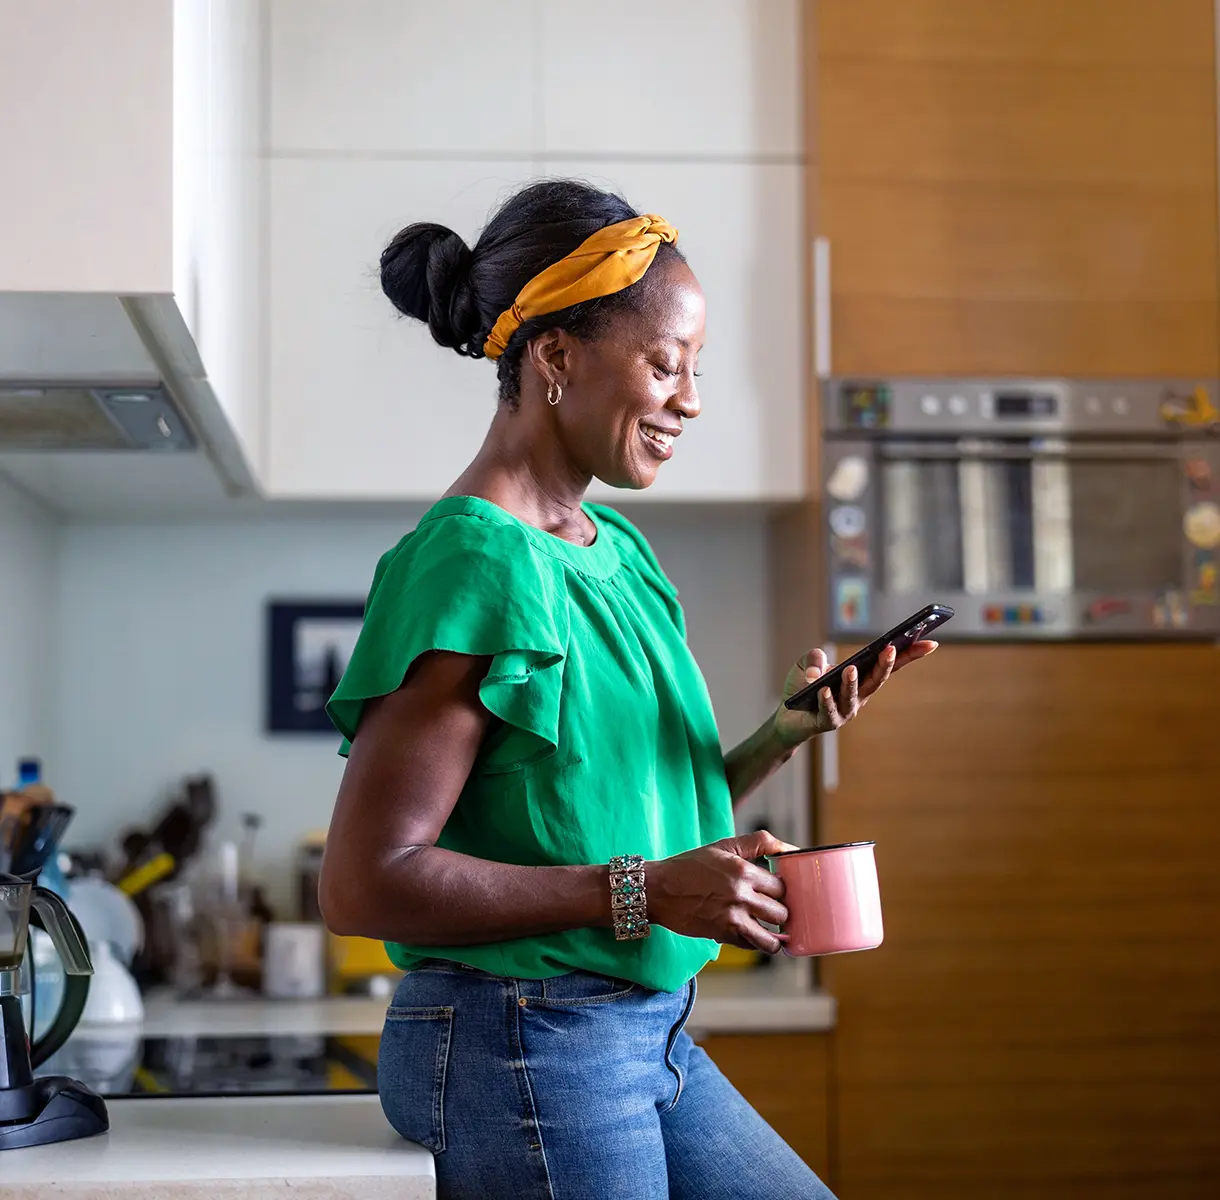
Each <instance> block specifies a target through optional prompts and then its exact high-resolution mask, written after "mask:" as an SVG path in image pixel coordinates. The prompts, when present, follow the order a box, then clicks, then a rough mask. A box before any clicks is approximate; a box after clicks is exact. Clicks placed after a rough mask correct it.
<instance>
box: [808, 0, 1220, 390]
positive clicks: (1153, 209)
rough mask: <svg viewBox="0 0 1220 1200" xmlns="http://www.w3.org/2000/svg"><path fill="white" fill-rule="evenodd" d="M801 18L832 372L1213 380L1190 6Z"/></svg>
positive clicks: (1209, 217) (1216, 335)
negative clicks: (811, 55) (828, 268)
mask: <svg viewBox="0 0 1220 1200" xmlns="http://www.w3.org/2000/svg"><path fill="white" fill-rule="evenodd" d="M1068 10H1071V11H1068ZM816 12H817V21H816V28H815V30H814V31H813V34H812V36H811V40H810V45H811V46H812V47H814V49H815V50H816V53H817V59H816V81H815V86H814V96H813V99H812V114H813V117H814V120H813V121H812V122H811V125H812V128H813V129H814V130H815V134H814V136H815V138H816V146H817V159H818V162H819V170H820V187H819V195H818V201H817V206H816V226H815V227H816V229H817V231H818V232H820V233H821V234H823V235H825V236H826V237H828V238H829V240H830V244H831V249H832V262H833V276H832V293H831V296H832V312H833V319H832V326H833V331H834V343H833V361H832V368H833V369H834V370H835V371H837V372H839V373H867V374H880V373H893V374H901V373H911V374H1024V373H1032V374H1067V375H1136V376H1138V375H1157V374H1214V373H1215V372H1216V371H1217V370H1220V332H1218V329H1220V309H1218V306H1217V282H1216V280H1217V261H1218V249H1217V232H1216V231H1217V196H1216V120H1215V108H1216V86H1215V70H1214V61H1213V60H1214V53H1213V35H1212V17H1211V4H1210V0H1175V2H1174V3H1170V4H1167V5H1164V6H1161V5H1148V4H1139V3H1136V2H1135V0H1130V2H1128V0H1124V2H1122V3H1116V4H1114V5H1109V4H1106V5H1102V4H1099V3H1088V4H1080V5H1075V4H1073V5H1063V4H1059V3H1052V2H1051V0H1035V2H1032V3H1030V2H1027V0H992V2H989V3H986V4H984V3H982V2H981V0H975V2H974V3H964V4H963V3H960V2H958V3H950V2H949V0H912V2H911V3H910V4H905V5H893V4H882V3H879V2H878V0H870V2H867V3H863V4H855V3H848V2H847V0H824V2H823V3H821V4H819V5H817V6H816ZM1082 13H1083V14H1086V15H1087V17H1088V19H1087V20H1086V19H1085V17H1084V16H1082Z"/></svg>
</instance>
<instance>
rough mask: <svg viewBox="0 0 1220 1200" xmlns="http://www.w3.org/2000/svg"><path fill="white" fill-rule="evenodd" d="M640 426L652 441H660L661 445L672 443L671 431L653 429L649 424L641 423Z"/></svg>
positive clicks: (670, 444)
mask: <svg viewBox="0 0 1220 1200" xmlns="http://www.w3.org/2000/svg"><path fill="white" fill-rule="evenodd" d="M640 428H641V429H642V430H643V431H644V436H645V437H650V438H652V440H653V441H654V442H660V443H661V445H662V446H672V445H673V444H674V435H673V434H672V433H665V432H664V431H663V430H660V429H653V427H652V426H651V425H641V426H640Z"/></svg>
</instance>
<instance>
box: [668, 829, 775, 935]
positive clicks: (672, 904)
mask: <svg viewBox="0 0 1220 1200" xmlns="http://www.w3.org/2000/svg"><path fill="white" fill-rule="evenodd" d="M795 849H796V847H795V846H790V845H789V844H788V843H787V842H781V841H780V840H779V838H777V837H775V836H773V835H772V834H770V833H768V832H767V831H766V830H765V829H761V830H759V831H758V832H757V833H746V834H742V835H741V836H740V837H731V838H724V839H723V840H722V841H719V842H712V843H711V844H710V845H707V846H700V847H698V849H696V850H688V851H687V852H686V853H685V854H676V855H674V857H673V858H662V859H658V860H657V861H655V862H649V863H646V864H645V866H644V880H645V885H646V887H647V889H648V919H649V921H651V922H652V923H653V924H655V925H661V926H664V928H666V929H672V930H673V931H674V933H682V934H685V935H686V936H688V937H700V938H712V939H714V940H715V941H717V942H723V943H725V944H726V945H729V946H738V947H740V948H741V949H743V950H761V951H763V953H765V954H775V953H776V952H777V951H778V950H779V949H780V948H781V947H782V946H783V944H784V940H785V939H784V936H783V934H778V935H777V934H774V933H772V932H771V930H769V929H765V928H763V926H762V925H761V924H760V923H759V922H761V921H766V922H768V923H769V924H771V925H783V924H784V922H785V921H787V919H788V910H787V909H786V908H785V907H784V905H783V904H782V903H781V901H782V899H783V895H784V884H783V881H782V880H781V879H780V878H779V877H778V876H776V875H772V874H771V872H770V871H767V870H764V869H763V868H762V867H759V866H755V865H754V863H753V862H751V861H750V860H751V859H754V858H761V857H762V856H763V855H765V854H779V853H780V852H782V851H784V850H795Z"/></svg>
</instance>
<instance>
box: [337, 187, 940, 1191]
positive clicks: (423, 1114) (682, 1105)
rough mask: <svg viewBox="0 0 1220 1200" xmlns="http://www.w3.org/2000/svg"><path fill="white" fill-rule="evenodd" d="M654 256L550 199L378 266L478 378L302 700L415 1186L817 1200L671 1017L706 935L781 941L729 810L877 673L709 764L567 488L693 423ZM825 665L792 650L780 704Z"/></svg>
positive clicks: (655, 225)
mask: <svg viewBox="0 0 1220 1200" xmlns="http://www.w3.org/2000/svg"><path fill="white" fill-rule="evenodd" d="M676 240H677V233H676V231H674V230H673V229H672V228H671V227H670V226H669V225H667V224H666V223H665V222H664V221H663V220H661V219H660V218H658V217H652V216H640V215H639V214H637V213H635V212H634V211H633V210H632V209H631V208H630V207H628V205H627V204H626V203H625V202H624V201H623V200H621V199H620V198H618V197H617V196H613V195H607V194H605V193H603V192H600V191H597V190H594V189H593V188H590V187H587V186H585V185H583V184H579V183H575V182H568V181H548V182H544V183H539V184H537V185H535V186H532V187H529V188H526V189H525V190H524V191H522V192H520V193H519V194H518V195H516V196H514V197H513V198H512V199H510V200H509V201H508V202H507V203H506V204H504V205H503V207H502V208H501V209H500V210H499V211H498V212H497V213H496V214H495V215H494V216H493V217H492V219H491V221H490V222H489V224H488V225H487V227H486V229H484V231H483V233H482V236H481V237H480V238H479V241H478V243H477V245H476V246H475V247H474V249H473V250H471V249H470V248H468V247H467V246H466V244H465V243H464V242H463V241H462V239H461V238H460V237H458V235H457V234H455V233H452V232H451V231H450V230H448V229H446V228H444V227H443V226H440V225H430V224H418V225H411V226H409V227H408V228H406V229H404V230H403V231H402V232H401V233H399V234H398V236H397V237H395V238H394V240H393V241H392V242H391V243H390V245H389V247H388V248H387V249H386V251H385V253H384V254H383V256H382V260H381V279H382V287H383V289H384V290H385V293H386V295H387V296H388V297H389V298H390V300H391V301H392V302H393V303H394V304H395V306H396V307H397V308H398V309H399V310H400V311H401V312H403V313H404V314H406V315H407V316H410V317H414V318H416V319H418V320H421V321H426V322H427V323H428V326H429V328H430V330H431V332H432V336H433V338H434V339H435V340H436V341H437V342H438V343H439V344H440V345H442V346H446V347H448V348H450V349H452V350H456V351H457V352H458V353H459V354H462V355H465V356H467V357H470V358H482V357H486V358H490V359H493V360H494V361H495V363H496V370H497V375H498V379H499V405H498V408H497V411H496V413H495V416H494V418H493V419H492V422H491V428H490V430H489V431H488V434H487V438H486V440H485V442H484V443H483V447H482V449H481V450H480V451H479V453H478V455H477V456H476V457H475V459H474V461H473V462H472V463H471V464H470V466H469V467H467V469H466V470H465V471H464V472H463V473H462V475H461V476H460V477H459V478H458V480H457V482H456V483H454V485H453V487H452V488H450V490H449V492H448V493H447V494H446V496H445V497H444V498H443V499H442V500H441V501H440V503H438V504H437V505H436V506H435V507H434V508H432V509H431V510H430V511H429V512H428V513H427V514H426V515H425V517H424V518H423V520H421V521H420V523H419V525H418V527H417V528H416V530H415V531H414V532H413V533H411V534H409V535H408V536H407V537H406V538H404V539H403V540H402V541H401V542H400V543H399V545H398V546H397V547H396V548H395V549H394V550H392V551H391V552H390V553H389V554H387V555H386V556H385V557H384V558H383V559H382V560H381V563H380V564H379V566H378V568H377V572H376V575H375V577H374V580H373V587H372V592H371V595H370V599H369V604H368V610H367V614H366V618H365V624H364V629H363V632H362V633H361V636H360V640H359V642H358V644H357V646H356V648H355V651H354V653H353V656H352V659H351V662H350V665H349V667H348V669H347V671H346V673H345V675H344V677H343V680H342V682H341V683H340V684H339V687H338V689H337V690H336V692H335V694H334V697H333V698H332V700H331V702H330V706H329V712H330V714H331V717H332V719H333V720H334V722H335V724H336V725H337V726H338V728H339V729H340V731H341V732H342V733H343V734H344V736H345V738H346V739H347V743H346V744H345V752H347V753H348V762H347V767H346V770H345V773H344V777H343V782H342V786H341V787H340V790H339V797H338V801H337V803H336V807H335V813H334V819H333V822H332V824H331V827H330V833H329V836H328V839H327V844H326V856H325V861H324V863H323V868H322V879H321V903H322V909H323V912H324V914H325V916H326V921H327V924H328V925H329V926H330V928H331V929H332V930H334V931H335V932H336V933H340V934H356V935H360V936H364V937H372V938H379V939H382V940H384V941H385V942H387V943H389V948H390V954H391V956H392V957H393V959H394V960H395V962H396V963H398V965H400V966H401V967H403V968H404V969H406V970H407V972H408V974H407V975H406V976H405V978H404V979H403V981H402V984H401V985H400V986H399V989H398V992H397V994H396V996H395V998H394V1002H393V1005H392V1006H391V1008H390V1010H389V1013H388V1015H387V1021H386V1026H385V1032H384V1035H383V1038H382V1042H381V1059H380V1067H379V1081H380V1084H379V1086H380V1091H381V1098H382V1104H383V1106H384V1108H385V1112H386V1115H387V1117H388V1118H389V1120H390V1122H391V1123H392V1124H393V1125H394V1127H395V1128H396V1129H397V1130H398V1131H399V1132H400V1133H401V1134H402V1135H403V1136H404V1137H406V1138H409V1139H411V1140H413V1141H416V1142H419V1143H421V1144H423V1145H424V1146H426V1147H428V1148H429V1149H431V1150H433V1151H434V1152H435V1154H436V1170H437V1176H438V1179H439V1185H440V1186H439V1192H440V1195H441V1196H443V1197H475V1196H477V1197H480V1198H481V1200H489V1198H493V1200H494V1198H500V1197H504V1198H509V1197H514V1198H524V1197H535V1196H538V1197H543V1196H545V1197H558V1198H561V1200H568V1198H577V1197H581V1198H584V1197H589V1198H597V1200H608V1198H610V1197H622V1198H624V1200H636V1198H639V1200H644V1198H646V1197H647V1198H650V1200H651V1198H655V1197H664V1196H671V1197H689V1198H691V1200H696V1198H697V1200H721V1198H727V1197H736V1196H754V1195H757V1194H759V1192H760V1191H765V1192H766V1193H767V1194H768V1195H772V1196H777V1197H798V1196H800V1197H805V1196H809V1197H827V1196H829V1194H830V1193H829V1192H828V1191H827V1190H826V1188H825V1187H824V1186H823V1185H822V1184H821V1182H820V1181H819V1180H818V1179H817V1177H816V1176H815V1175H814V1174H813V1172H812V1171H810V1170H809V1168H808V1167H806V1166H805V1164H804V1163H803V1162H802V1161H801V1160H800V1159H799V1158H798V1157H797V1155H796V1154H795V1153H794V1152H793V1151H792V1150H791V1149H790V1148H789V1147H788V1146H787V1145H786V1144H785V1143H784V1142H783V1141H781V1139H780V1138H779V1137H778V1135H777V1134H775V1132H774V1131H773V1130H771V1129H770V1127H769V1126H767V1125H766V1124H765V1122H763V1120H762V1119H761V1118H760V1117H759V1116H758V1115H757V1114H756V1113H755V1112H754V1111H753V1109H751V1108H750V1106H749V1105H748V1104H747V1103H746V1102H745V1100H743V1099H742V1097H741V1096H740V1095H739V1094H738V1093H737V1092H736V1091H735V1090H734V1089H733V1088H732V1086H731V1085H730V1084H729V1083H728V1082H727V1081H726V1080H725V1078H724V1077H723V1076H722V1075H721V1074H720V1072H719V1071H718V1070H717V1069H716V1067H715V1066H714V1065H713V1063H712V1062H711V1060H710V1059H709V1058H708V1057H707V1055H706V1054H705V1053H704V1052H703V1051H702V1050H701V1049H699V1048H698V1047H697V1046H695V1045H694V1044H693V1043H692V1042H691V1040H690V1038H689V1037H688V1036H687V1035H686V1034H685V1033H683V1031H682V1027H683V1025H684V1023H685V1021H686V1018H687V1016H688V1014H689V1012H690V1009H691V1005H692V1003H693V1000H694V993H695V983H694V976H695V974H696V972H698V971H699V970H700V969H701V968H702V967H703V966H704V965H705V964H706V963H707V962H708V961H709V960H710V959H712V958H714V957H715V955H716V953H717V943H728V944H730V945H734V946H742V947H752V948H755V949H758V950H761V951H763V952H765V953H767V954H774V953H775V952H776V951H778V950H779V949H780V946H781V945H782V942H783V937H782V935H780V934H776V933H774V932H772V931H771V930H770V929H768V928H767V925H768V924H770V925H782V924H783V923H784V920H785V917H786V915H787V914H786V911H785V909H784V905H783V886H782V884H781V883H780V882H779V880H778V879H776V878H775V877H773V876H772V875H771V874H770V873H769V872H768V871H766V870H765V869H763V868H762V867H760V866H757V865H755V864H754V863H753V862H752V861H751V860H753V859H756V858H758V857H760V856H761V855H764V854H767V853H769V852H772V851H776V850H780V849H783V848H785V847H784V844H783V843H781V842H779V841H778V840H777V839H776V838H774V837H772V836H771V835H770V834H769V833H765V832H762V833H754V834H749V835H745V836H737V837H735V836H733V821H732V805H733V802H734V801H737V800H740V799H741V798H743V797H744V796H746V795H748V794H749V793H750V792H751V790H753V789H754V788H755V787H757V786H758V784H759V783H761V782H762V780H763V779H765V778H766V777H767V776H768V775H770V774H771V772H773V771H774V770H775V769H776V768H777V767H778V766H780V765H781V764H782V763H783V762H785V761H786V760H787V759H788V758H790V757H791V756H792V754H793V752H794V751H795V750H796V748H797V747H798V746H799V745H800V744H801V743H802V742H804V741H806V740H807V739H808V738H810V737H812V736H813V735H814V734H816V733H819V732H823V731H826V730H829V729H833V728H836V727H837V726H839V725H841V724H842V723H843V722H844V721H846V720H850V719H851V717H853V716H854V715H855V714H856V712H857V711H858V708H859V706H860V704H861V703H862V702H863V701H864V699H865V698H866V697H867V696H868V695H870V694H871V693H872V692H874V691H876V690H877V688H878V687H880V686H881V685H882V684H883V683H884V682H885V679H886V678H887V676H888V675H889V674H890V672H891V670H893V669H896V668H897V667H898V666H900V665H902V661H901V660H899V661H898V662H896V661H895V655H894V652H893V649H892V648H891V649H890V650H889V651H888V652H887V655H886V656H885V658H884V659H883V661H882V662H881V664H880V665H879V666H878V668H877V669H876V670H875V671H874V672H873V674H872V676H871V677H870V678H869V679H867V680H865V681H863V682H858V681H857V680H856V679H855V678H854V675H853V676H852V677H850V678H848V679H846V680H845V682H844V684H843V688H842V693H841V695H840V696H838V697H832V696H831V695H830V693H829V691H828V690H826V691H824V692H823V694H822V696H821V700H820V704H819V709H818V712H817V713H816V714H812V715H811V714H804V713H799V712H789V711H788V710H786V709H784V708H783V707H782V706H781V707H780V709H779V711H778V712H777V713H775V714H773V715H772V716H770V717H768V719H767V720H766V722H765V723H764V724H763V725H762V727H761V728H760V729H759V730H758V732H757V733H756V734H754V736H752V737H751V738H749V739H748V740H747V741H745V742H744V743H743V744H742V745H740V746H738V747H736V748H735V749H733V750H731V751H729V752H728V753H727V754H725V753H722V751H721V748H720V743H719V739H718V736H717V732H716V724H715V719H714V717H713V714H712V707H711V703H710V701H709V699H708V695H707V690H706V687H705V686H704V683H703V679H702V676H701V675H700V673H699V669H698V667H697V666H696V665H695V662H694V660H693V659H692V657H691V655H690V652H689V650H688V649H687V646H686V641H685V636H684V627H683V618H682V612H681V609H680V608H679V606H678V603H677V599H676V593H675V591H674V589H673V587H672V586H671V584H670V583H669V581H668V580H667V579H666V578H665V576H664V574H663V573H662V572H661V569H660V567H659V566H658V564H657V561H656V559H655V558H654V556H653V554H652V551H651V550H650V549H649V547H648V544H647V542H646V541H645V540H644V538H643V537H642V536H641V535H640V534H639V532H638V531H637V530H636V529H635V528H634V527H633V526H632V525H631V524H630V523H629V522H628V521H626V520H625V519H624V518H623V517H621V516H619V515H618V514H617V513H615V512H613V511H611V510H610V509H607V508H602V507H599V506H596V505H592V504H585V503H583V501H584V495H585V491H586V489H587V488H588V486H589V483H590V481H591V480H592V479H593V478H594V477H596V478H598V479H601V480H604V481H605V482H607V483H609V484H612V485H613V486H616V487H623V488H646V487H648V486H649V485H650V484H651V483H652V482H653V480H654V479H655V478H656V475H657V472H658V471H659V470H660V469H661V467H662V465H663V464H664V462H665V461H666V460H667V459H668V458H669V457H670V456H671V455H672V454H673V453H674V452H675V445H674V443H675V442H676V441H677V439H678V437H679V435H680V434H681V433H682V431H683V428H684V426H685V423H686V422H687V421H688V420H691V419H692V418H694V417H696V416H698V415H699V397H698V392H697V388H696V383H695V378H696V376H697V374H698V372H697V369H696V368H697V364H698V358H699V350H700V348H701V346H702V344H703V320H704V304H703V295H702V293H701V291H700V289H699V285H698V283H697V282H696V280H695V277H694V275H693V274H692V273H691V270H690V268H689V267H688V266H687V264H686V262H685V260H684V258H683V257H682V255H681V254H680V253H679V251H678V250H677V248H676V246H675V242H676ZM434 402H435V410H434V411H435V413H436V418H435V422H434V424H433V430H434V431H440V432H441V433H443V430H444V426H445V418H444V398H443V397H435V398H434ZM933 648H934V644H933V643H927V642H925V643H920V644H919V645H917V646H916V647H914V648H912V650H911V651H910V652H909V653H908V655H907V656H906V657H907V658H908V659H913V658H917V657H921V656H922V655H924V654H926V653H928V652H930V650H931V649H933ZM825 665H826V664H825V657H824V655H823V654H822V652H821V651H818V650H814V651H811V652H810V653H809V654H807V655H806V656H805V657H804V658H803V659H801V660H800V662H798V663H797V665H796V666H795V667H794V668H793V670H792V671H791V672H790V674H789V676H788V680H787V683H786V686H785V695H791V694H792V693H793V692H794V691H795V690H796V689H798V688H799V687H802V686H804V685H805V684H806V682H807V681H810V680H813V679H816V678H817V676H818V674H819V672H820V671H822V670H823V669H824V667H825ZM631 856H635V857H631ZM612 885H613V893H614V894H613V898H612Z"/></svg>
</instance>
